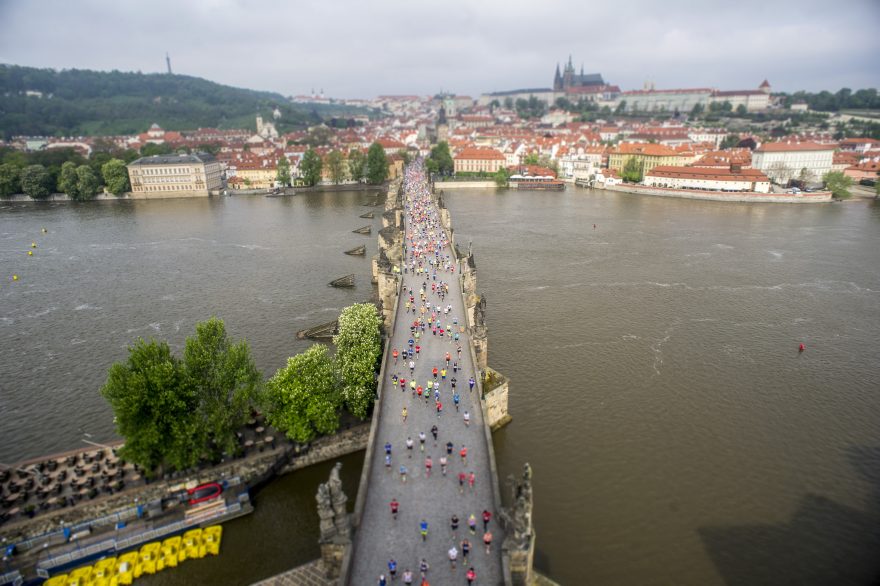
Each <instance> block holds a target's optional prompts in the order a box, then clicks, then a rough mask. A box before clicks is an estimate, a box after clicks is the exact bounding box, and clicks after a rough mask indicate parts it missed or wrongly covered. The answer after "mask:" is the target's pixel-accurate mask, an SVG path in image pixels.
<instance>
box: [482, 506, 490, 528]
mask: <svg viewBox="0 0 880 586" xmlns="http://www.w3.org/2000/svg"><path fill="white" fill-rule="evenodd" d="M491 520H492V513H490V512H489V511H487V510H485V509H484V510H483V531H488V530H489V521H491Z"/></svg>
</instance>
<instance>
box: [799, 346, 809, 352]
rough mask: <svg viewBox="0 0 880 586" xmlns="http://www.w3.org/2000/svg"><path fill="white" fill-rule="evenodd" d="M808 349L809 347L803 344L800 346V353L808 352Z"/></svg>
mask: <svg viewBox="0 0 880 586" xmlns="http://www.w3.org/2000/svg"><path fill="white" fill-rule="evenodd" d="M806 349H807V347H806V346H804V345H803V344H801V345H800V346H798V352H803V351H804V350H806Z"/></svg>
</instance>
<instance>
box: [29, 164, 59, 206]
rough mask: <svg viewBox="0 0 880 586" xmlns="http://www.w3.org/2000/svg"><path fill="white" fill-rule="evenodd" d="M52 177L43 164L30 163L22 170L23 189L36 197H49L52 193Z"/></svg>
mask: <svg viewBox="0 0 880 586" xmlns="http://www.w3.org/2000/svg"><path fill="white" fill-rule="evenodd" d="M52 187H53V186H52V177H51V175H49V172H48V171H46V168H45V167H44V166H42V165H30V166H28V167H25V168H24V169H23V170H22V171H21V190H22V192H24V194H25V195H29V196H30V197H32V198H34V199H43V198H46V197H49V195H50V194H51V193H52Z"/></svg>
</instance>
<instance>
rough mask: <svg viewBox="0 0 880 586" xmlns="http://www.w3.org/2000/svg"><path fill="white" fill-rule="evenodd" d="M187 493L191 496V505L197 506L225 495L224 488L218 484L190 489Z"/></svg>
mask: <svg viewBox="0 0 880 586" xmlns="http://www.w3.org/2000/svg"><path fill="white" fill-rule="evenodd" d="M186 492H187V494H188V495H189V504H191V505H196V504H198V503H201V502H205V501H210V500H212V499H215V498H217V497H218V496H220V495H221V494H222V493H223V487H222V486H220V485H219V484H217V483H216V482H208V483H207V484H202V485H199V486H197V487H195V488H190V489H189V490H187V491H186Z"/></svg>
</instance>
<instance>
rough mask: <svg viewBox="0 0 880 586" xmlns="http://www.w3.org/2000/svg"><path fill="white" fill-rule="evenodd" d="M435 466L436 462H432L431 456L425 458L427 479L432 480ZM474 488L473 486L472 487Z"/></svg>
mask: <svg viewBox="0 0 880 586" xmlns="http://www.w3.org/2000/svg"><path fill="white" fill-rule="evenodd" d="M433 466H434V462H433V461H432V460H431V456H428V457H427V458H425V478H431V468H432V467H433ZM471 486H472V487H473V485H471Z"/></svg>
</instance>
